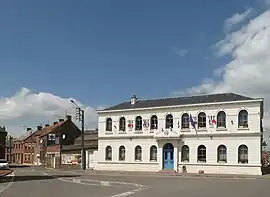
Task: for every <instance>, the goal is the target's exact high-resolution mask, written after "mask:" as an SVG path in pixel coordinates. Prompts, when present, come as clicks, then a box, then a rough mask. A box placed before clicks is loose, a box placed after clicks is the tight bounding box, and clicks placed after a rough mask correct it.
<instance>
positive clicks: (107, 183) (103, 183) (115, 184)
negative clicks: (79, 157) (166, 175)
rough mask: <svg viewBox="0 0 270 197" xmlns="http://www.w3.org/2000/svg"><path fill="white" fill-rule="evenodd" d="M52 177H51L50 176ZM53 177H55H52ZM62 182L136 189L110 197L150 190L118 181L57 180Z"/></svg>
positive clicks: (122, 196) (143, 186)
mask: <svg viewBox="0 0 270 197" xmlns="http://www.w3.org/2000/svg"><path fill="white" fill-rule="evenodd" d="M43 174H44V175H49V174H48V173H45V172H44V173H43ZM49 176H50V175H49ZM52 176H53V175H52ZM57 179H58V180H60V181H64V182H69V183H77V184H82V185H95V186H101V187H119V186H121V185H122V186H125V185H126V186H132V187H133V188H134V187H135V189H132V190H129V191H126V192H123V193H120V194H115V195H112V196H109V197H126V196H130V195H133V194H135V193H137V192H141V191H143V190H146V189H149V187H147V186H145V185H141V184H137V183H128V182H118V181H100V180H91V179H76V178H57Z"/></svg>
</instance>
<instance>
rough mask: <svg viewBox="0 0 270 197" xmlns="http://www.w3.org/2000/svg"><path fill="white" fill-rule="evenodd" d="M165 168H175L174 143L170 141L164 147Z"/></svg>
mask: <svg viewBox="0 0 270 197" xmlns="http://www.w3.org/2000/svg"><path fill="white" fill-rule="evenodd" d="M163 168H164V169H174V152H173V145H172V144H170V143H168V144H165V145H164V147H163Z"/></svg>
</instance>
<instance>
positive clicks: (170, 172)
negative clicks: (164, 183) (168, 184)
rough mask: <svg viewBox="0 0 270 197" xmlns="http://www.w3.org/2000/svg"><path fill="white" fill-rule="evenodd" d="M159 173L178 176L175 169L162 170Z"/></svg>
mask: <svg viewBox="0 0 270 197" xmlns="http://www.w3.org/2000/svg"><path fill="white" fill-rule="evenodd" d="M158 172H159V173H163V174H176V173H177V172H176V171H175V170H173V169H162V170H160V171H158Z"/></svg>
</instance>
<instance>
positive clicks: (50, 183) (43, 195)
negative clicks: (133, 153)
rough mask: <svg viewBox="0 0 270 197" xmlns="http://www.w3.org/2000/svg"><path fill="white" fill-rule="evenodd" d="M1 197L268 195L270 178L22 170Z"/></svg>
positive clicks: (212, 196) (207, 196)
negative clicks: (51, 196) (217, 177)
mask: <svg viewBox="0 0 270 197" xmlns="http://www.w3.org/2000/svg"><path fill="white" fill-rule="evenodd" d="M15 173H16V176H15V179H14V182H13V184H12V186H11V187H9V188H8V189H6V190H5V191H4V192H2V193H1V197H14V196H21V195H23V196H27V197H36V196H39V197H47V196H50V195H52V194H53V195H54V196H65V197H74V196H80V197H126V196H133V197H134V196H136V197H150V196H154V197H166V196H170V197H179V196H181V197H198V196H205V197H217V196H218V197H231V196H233V197H254V196H258V195H261V196H268V195H269V186H270V179H265V180H261V179H241V180H239V179H237V180H233V179H216V178H188V177H178V176H164V175H156V176H155V175H153V176H149V175H136V174H133V175H127V174H120V173H118V174H117V173H116V174H91V173H87V171H85V172H74V171H73V172H72V171H69V172H64V171H57V170H55V171H49V170H44V169H23V170H22V169H19V170H17V171H16V172H15ZM5 184H6V183H5Z"/></svg>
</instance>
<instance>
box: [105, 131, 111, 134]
mask: <svg viewBox="0 0 270 197" xmlns="http://www.w3.org/2000/svg"><path fill="white" fill-rule="evenodd" d="M105 134H106V135H107V134H109V135H110V134H113V132H112V131H105Z"/></svg>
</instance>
